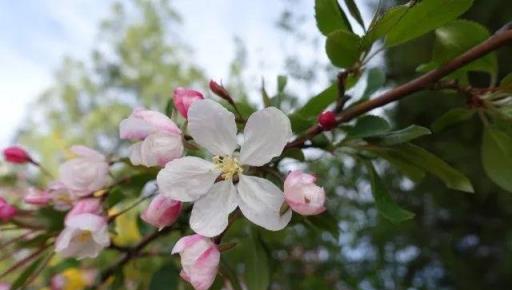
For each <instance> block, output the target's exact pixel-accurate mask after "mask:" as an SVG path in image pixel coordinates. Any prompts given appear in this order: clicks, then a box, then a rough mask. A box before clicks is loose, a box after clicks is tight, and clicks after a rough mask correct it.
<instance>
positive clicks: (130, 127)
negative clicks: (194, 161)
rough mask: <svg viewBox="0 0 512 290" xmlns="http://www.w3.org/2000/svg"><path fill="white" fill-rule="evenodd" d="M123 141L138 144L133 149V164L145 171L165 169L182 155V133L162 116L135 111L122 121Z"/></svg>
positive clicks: (131, 157) (151, 112)
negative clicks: (153, 168) (158, 167)
mask: <svg viewBox="0 0 512 290" xmlns="http://www.w3.org/2000/svg"><path fill="white" fill-rule="evenodd" d="M119 135H120V137H121V138H122V139H128V140H136V141H139V142H137V143H135V144H133V145H132V146H131V148H130V152H131V153H130V161H131V162H132V164H134V165H143V166H146V167H152V166H161V167H163V166H165V164H166V163H167V162H169V161H171V160H174V159H176V158H179V157H181V156H182V155H183V140H182V136H181V130H180V129H179V128H178V127H177V126H176V124H174V122H173V121H172V120H171V119H169V117H167V116H165V115H164V114H162V113H159V112H155V111H150V110H144V109H135V110H134V111H133V113H132V114H131V115H130V117H128V118H126V119H124V120H123V121H121V123H120V125H119Z"/></svg>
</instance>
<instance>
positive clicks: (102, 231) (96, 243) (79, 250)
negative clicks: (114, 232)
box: [55, 213, 110, 259]
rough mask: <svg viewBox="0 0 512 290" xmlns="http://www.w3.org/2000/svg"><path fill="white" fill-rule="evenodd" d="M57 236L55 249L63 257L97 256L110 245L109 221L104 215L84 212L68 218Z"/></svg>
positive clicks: (81, 257)
mask: <svg viewBox="0 0 512 290" xmlns="http://www.w3.org/2000/svg"><path fill="white" fill-rule="evenodd" d="M64 224H65V227H64V230H62V232H61V233H60V235H59V236H58V237H57V241H56V243H55V251H56V252H57V253H59V254H60V255H62V256H63V257H76V258H78V259H83V258H95V257H96V256H98V254H99V253H100V251H101V250H103V249H104V248H106V247H108V246H109V245H110V237H109V234H108V225H107V221H106V219H105V218H104V217H103V216H99V215H95V214H91V213H83V214H78V215H74V216H71V217H70V218H68V219H66V220H65V222H64Z"/></svg>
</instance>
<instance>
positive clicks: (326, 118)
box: [318, 111, 336, 130]
mask: <svg viewBox="0 0 512 290" xmlns="http://www.w3.org/2000/svg"><path fill="white" fill-rule="evenodd" d="M318 123H319V124H320V126H322V128H324V129H325V130H331V129H333V128H334V127H336V114H335V113H334V112H331V111H326V112H323V113H321V114H320V115H319V116H318Z"/></svg>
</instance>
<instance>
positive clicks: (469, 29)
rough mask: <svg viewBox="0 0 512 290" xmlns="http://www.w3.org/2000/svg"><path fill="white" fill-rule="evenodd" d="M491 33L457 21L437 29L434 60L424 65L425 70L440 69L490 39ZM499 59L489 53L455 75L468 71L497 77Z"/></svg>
mask: <svg viewBox="0 0 512 290" xmlns="http://www.w3.org/2000/svg"><path fill="white" fill-rule="evenodd" d="M489 36H490V34H489V31H488V30H487V29H486V28H485V27H484V26H482V25H480V24H478V23H476V22H472V21H468V20H455V21H452V22H450V23H448V24H447V25H445V26H443V27H440V28H438V29H436V42H435V43H434V50H433V53H432V60H431V62H430V63H429V64H426V65H424V70H430V69H433V68H436V67H439V66H441V65H443V64H445V63H446V62H448V61H450V60H452V59H453V58H455V57H456V56H458V55H461V54H463V53H464V52H466V51H467V50H469V49H470V48H472V47H474V46H476V45H477V44H480V43H481V42H483V41H484V40H486V39H487V38H489ZM497 69H498V59H497V57H496V54H495V53H489V54H487V55H485V56H483V57H480V58H478V59H477V60H475V61H473V62H471V63H469V64H467V65H465V66H464V67H462V68H460V69H459V70H457V71H456V72H455V73H454V74H453V75H454V76H459V75H463V74H464V73H465V72H468V71H483V72H487V73H489V74H491V75H493V76H494V75H496V73H497Z"/></svg>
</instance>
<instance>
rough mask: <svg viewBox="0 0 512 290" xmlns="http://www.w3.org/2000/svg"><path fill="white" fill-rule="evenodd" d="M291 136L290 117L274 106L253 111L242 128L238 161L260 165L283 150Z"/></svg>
mask: <svg viewBox="0 0 512 290" xmlns="http://www.w3.org/2000/svg"><path fill="white" fill-rule="evenodd" d="M291 136H292V129H291V125H290V119H288V117H287V116H286V115H285V114H284V113H283V112H281V111H280V110H278V109H276V108H274V107H268V108H265V109H263V110H261V111H258V112H255V113H253V114H252V115H251V116H250V117H249V120H247V124H246V125H245V129H244V144H243V145H242V148H241V150H240V162H241V163H242V164H244V165H252V166H262V165H264V164H266V163H268V162H270V160H271V159H272V158H274V157H276V156H279V155H280V154H281V152H283V149H284V146H285V145H286V143H287V142H288V140H289V139H290V137H291Z"/></svg>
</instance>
